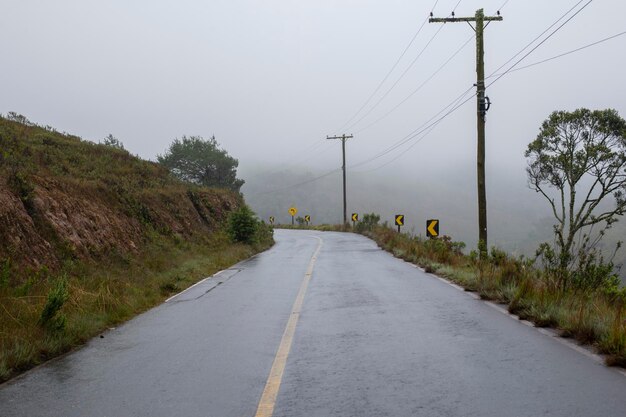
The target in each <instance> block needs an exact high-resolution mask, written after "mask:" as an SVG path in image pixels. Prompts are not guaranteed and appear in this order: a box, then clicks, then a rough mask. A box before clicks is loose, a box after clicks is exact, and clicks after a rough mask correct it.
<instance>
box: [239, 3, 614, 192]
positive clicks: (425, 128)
mask: <svg viewBox="0 0 626 417" xmlns="http://www.w3.org/2000/svg"><path fill="white" fill-rule="evenodd" d="M508 1H509V0H507V1H505V3H504V4H503V6H501V7H500V9H502V7H504V6H505V5H506V4H507V3H508ZM583 1H584V0H581V1H579V2H578V3H576V5H574V7H572V8H571V9H570V10H568V11H567V12H566V13H565V14H564V15H563V16H561V17H560V18H559V19H557V21H556V22H555V23H553V24H552V25H551V26H549V27H548V29H546V30H545V31H543V32H542V33H541V34H540V35H539V36H538V37H536V38H535V39H534V40H533V41H532V42H531V43H530V44H528V45H527V46H525V47H524V48H522V50H521V51H520V52H518V53H517V54H516V55H514V56H513V58H512V59H510V60H509V61H507V62H506V63H505V64H504V65H502V66H501V67H500V69H501V68H502V67H504V66H505V65H506V64H507V63H509V62H511V61H512V60H513V59H514V58H515V57H517V56H519V55H520V54H521V53H522V52H523V51H524V50H526V49H527V48H528V47H529V46H530V45H532V44H533V43H534V42H535V41H536V40H537V39H539V38H541V36H542V35H544V34H545V33H547V32H548V31H549V30H550V29H551V28H552V27H554V26H555V25H556V24H557V23H558V22H560V21H561V20H562V19H563V18H564V17H566V16H567V15H568V14H569V13H571V11H572V10H574V9H575V8H576V7H577V6H578V5H580V4H581V3H582V2H583ZM592 2H593V0H588V2H587V3H586V4H585V5H584V6H583V7H582V8H580V9H579V10H578V11H577V12H576V13H575V14H574V15H572V16H571V17H570V18H569V19H567V20H566V21H565V22H564V23H563V24H561V25H560V26H559V27H558V28H557V29H556V30H555V31H553V32H552V33H551V34H550V35H549V36H548V37H546V38H545V39H544V40H543V41H542V42H540V43H539V44H538V45H537V46H535V47H534V48H533V49H532V50H531V51H529V52H528V53H527V54H526V55H524V56H523V57H522V58H521V59H520V60H518V61H517V62H516V63H515V64H514V65H513V66H511V68H509V69H508V70H507V71H506V72H504V73H502V74H493V75H490V76H489V77H487V78H490V77H494V76H497V77H498V78H497V79H496V80H494V81H493V82H492V83H490V84H489V86H491V85H493V84H494V83H496V82H497V81H498V80H500V79H501V78H502V77H503V76H505V75H507V74H509V73H510V72H515V71H520V70H522V69H526V68H530V67H533V66H536V65H539V64H542V63H545V62H549V61H552V60H555V59H557V58H561V57H564V56H567V55H570V54H572V53H575V52H578V51H581V50H583V49H587V48H590V47H592V46H595V45H598V44H601V43H604V42H607V41H609V40H611V39H615V38H617V37H620V36H623V35H625V34H626V31H625V32H621V33H618V34H616V35H613V36H610V37H607V38H604V39H601V40H599V41H596V42H593V43H591V44H588V45H585V46H583V47H580V48H576V49H574V50H572V51H568V52H565V53H562V54H559V55H556V56H554V57H552V58H548V59H545V60H542V61H539V62H535V63H533V64H530V65H527V66H524V67H520V68H517V69H515V67H516V66H517V65H518V64H519V63H520V62H522V61H523V60H524V59H525V58H527V57H528V56H529V55H530V54H531V53H532V52H534V51H535V50H536V49H537V48H539V47H540V46H541V45H543V44H544V43H545V42H546V41H547V40H548V39H550V38H551V37H552V36H554V35H555V34H556V33H557V32H558V31H559V30H560V29H562V28H563V27H564V26H565V25H566V24H567V23H569V22H570V21H571V20H572V19H573V18H574V17H575V16H576V15H578V14H579V13H580V12H581V11H582V10H583V9H584V8H586V7H587V6H588V5H589V4H590V3H592ZM473 88H474V87H473V86H472V87H470V88H469V89H467V90H465V91H464V92H463V93H461V95H459V96H458V97H457V98H456V99H455V100H453V101H452V102H451V103H450V104H448V105H446V106H445V107H444V108H443V109H442V110H440V111H439V112H438V113H437V114H436V115H435V116H433V117H431V118H430V119H429V120H428V121H427V122H425V123H424V124H422V125H421V126H420V127H418V128H417V129H415V130H413V131H412V132H411V133H409V134H408V135H406V136H404V137H403V138H402V139H400V140H399V141H397V142H396V143H394V144H393V145H392V146H390V147H388V148H386V149H385V150H383V151H381V152H379V153H378V154H376V155H374V156H373V157H370V158H368V159H366V160H364V161H361V162H358V163H356V164H353V165H351V166H350V168H355V167H359V166H362V165H365V164H367V163H370V162H372V161H374V160H377V159H379V158H381V157H383V156H385V155H387V154H389V153H390V152H393V151H394V150H396V149H398V148H399V147H401V146H402V145H404V144H406V143H408V142H410V141H411V140H413V139H415V138H416V137H418V136H420V135H421V134H422V136H421V137H420V138H419V139H418V140H417V141H415V142H414V143H413V144H412V145H411V146H410V147H409V148H407V150H409V149H411V148H412V147H413V146H415V145H416V144H417V143H419V142H420V141H421V140H422V139H424V138H425V137H426V136H428V134H430V133H431V132H432V130H434V128H435V127H436V126H437V125H438V124H440V123H441V122H442V121H443V120H444V119H446V118H447V117H448V116H450V115H451V114H452V113H454V112H455V111H456V110H458V109H459V108H461V107H462V106H463V105H465V104H466V103H468V102H469V101H470V100H472V98H473V95H472V96H470V97H466V96H467V93H469V92H470V91H471V90H472V89H473ZM446 109H450V110H448V111H447V112H446V113H445V114H444V115H443V116H441V117H439V118H438V119H437V117H438V116H439V115H441V114H442V113H444V112H445V111H446ZM435 119H436V120H435ZM433 120H435V121H434V122H433ZM431 122H432V123H431ZM403 155H404V153H401V154H399V155H398V156H396V157H395V158H394V159H392V160H391V161H388V162H386V163H385V164H383V165H381V166H379V167H377V168H375V169H372V170H368V171H360V172H361V173H362V172H369V171H374V170H377V169H380V168H383V167H384V166H387V165H389V164H391V163H392V162H395V161H396V160H397V159H399V158H400V157H401V156H403ZM338 171H340V169H335V170H332V171H329V172H327V173H325V174H323V175H320V176H317V177H315V178H312V179H309V180H307V181H303V182H300V183H297V184H293V185H290V186H286V187H281V188H278V189H275V190H269V191H264V192H259V193H254V194H249V195H250V196H255V195H260V194H270V193H275V192H278V191H283V190H287V189H290V188H294V187H298V186H301V185H305V184H308V183H311V182H314V181H318V180H320V179H322V178H325V177H328V176H330V175H332V174H334V173H336V172H338Z"/></svg>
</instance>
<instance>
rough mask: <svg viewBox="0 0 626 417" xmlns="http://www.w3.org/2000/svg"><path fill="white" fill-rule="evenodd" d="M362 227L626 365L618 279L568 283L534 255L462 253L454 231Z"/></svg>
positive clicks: (624, 297) (409, 256)
mask: <svg viewBox="0 0 626 417" xmlns="http://www.w3.org/2000/svg"><path fill="white" fill-rule="evenodd" d="M360 232H361V233H362V234H364V235H365V236H368V237H370V238H371V239H373V240H374V241H376V242H377V243H378V245H379V246H380V247H381V248H383V249H385V250H387V251H389V252H391V253H392V254H393V255H394V256H396V257H398V258H401V259H403V260H405V261H407V262H411V263H414V264H416V265H419V266H421V267H423V268H424V269H425V270H426V272H430V273H436V274H437V275H440V276H443V277H445V278H447V279H450V280H451V281H453V282H455V283H457V284H459V285H461V286H463V287H464V288H465V289H466V290H468V291H475V292H477V293H478V294H479V295H480V297H481V298H483V299H486V300H492V301H495V302H498V303H503V304H506V305H508V309H509V311H510V312H511V313H513V314H516V315H518V316H519V317H520V319H525V320H529V321H532V322H533V323H534V324H535V325H536V326H538V327H553V328H556V329H558V330H559V331H560V333H561V335H562V336H563V337H572V338H574V339H576V340H577V341H579V342H581V343H585V344H590V345H593V346H594V347H595V348H597V350H598V351H599V352H600V353H603V354H605V355H607V356H606V357H607V364H609V365H617V366H622V367H626V314H625V312H624V306H625V304H626V289H624V288H620V286H619V281H617V280H613V281H603V282H602V285H598V286H594V285H571V286H568V287H565V288H564V287H563V285H562V281H561V280H560V276H559V275H557V274H554V273H552V272H551V271H550V270H541V269H538V268H536V267H535V266H534V260H533V259H527V258H524V257H521V258H518V259H516V258H512V257H510V256H508V255H507V254H506V253H505V252H503V251H501V250H498V249H496V248H492V249H491V251H490V253H489V256H488V258H487V259H485V260H480V259H479V257H478V255H477V253H476V252H475V251H472V253H471V254H470V255H469V256H468V255H464V254H463V253H462V249H463V247H464V246H465V245H464V244H463V243H462V242H453V241H452V240H451V239H450V238H449V237H447V236H443V237H441V238H436V239H423V238H421V237H418V236H412V235H410V234H406V233H397V232H396V231H395V230H393V229H392V228H390V227H388V226H387V225H386V224H384V225H382V226H381V225H377V224H374V225H371V227H368V228H361V230H360Z"/></svg>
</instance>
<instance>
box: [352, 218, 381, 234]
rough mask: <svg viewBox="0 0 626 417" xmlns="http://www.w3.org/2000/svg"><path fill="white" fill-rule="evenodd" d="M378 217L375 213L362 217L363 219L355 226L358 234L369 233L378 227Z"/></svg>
mask: <svg viewBox="0 0 626 417" xmlns="http://www.w3.org/2000/svg"><path fill="white" fill-rule="evenodd" d="M379 221H380V216H379V215H378V214H376V213H368V214H364V215H363V219H362V220H361V221H360V222H358V223H357V224H356V226H355V230H356V231H357V232H358V233H363V232H371V231H372V230H373V229H374V227H376V226H377V225H378V222H379Z"/></svg>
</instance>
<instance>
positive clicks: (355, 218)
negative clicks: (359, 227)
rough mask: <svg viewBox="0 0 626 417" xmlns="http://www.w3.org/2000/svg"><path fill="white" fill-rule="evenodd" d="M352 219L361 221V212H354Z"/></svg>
mask: <svg viewBox="0 0 626 417" xmlns="http://www.w3.org/2000/svg"><path fill="white" fill-rule="evenodd" d="M352 221H353V222H358V221H359V213H352Z"/></svg>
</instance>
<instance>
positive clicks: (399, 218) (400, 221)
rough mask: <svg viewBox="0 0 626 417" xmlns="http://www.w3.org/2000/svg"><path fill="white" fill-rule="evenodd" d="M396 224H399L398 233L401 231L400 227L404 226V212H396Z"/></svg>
mask: <svg viewBox="0 0 626 417" xmlns="http://www.w3.org/2000/svg"><path fill="white" fill-rule="evenodd" d="M396 226H398V233H400V227H402V226H404V214H396Z"/></svg>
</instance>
